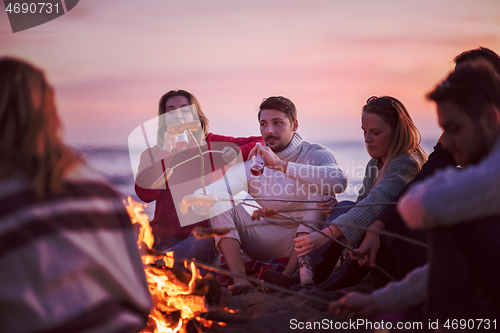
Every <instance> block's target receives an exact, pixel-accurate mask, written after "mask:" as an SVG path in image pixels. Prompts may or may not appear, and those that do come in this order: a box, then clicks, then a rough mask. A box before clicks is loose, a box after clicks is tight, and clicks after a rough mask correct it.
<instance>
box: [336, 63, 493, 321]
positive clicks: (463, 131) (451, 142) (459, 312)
mask: <svg viewBox="0 0 500 333" xmlns="http://www.w3.org/2000/svg"><path fill="white" fill-rule="evenodd" d="M493 65H494V64H493ZM493 65H492V64H491V63H488V62H487V61H486V60H479V61H477V62H474V63H470V62H464V63H459V61H457V68H456V70H455V72H453V73H451V74H450V75H449V76H448V78H447V80H445V81H443V82H442V83H441V84H440V85H439V86H438V87H437V88H436V89H435V90H434V91H433V92H431V93H430V94H429V95H428V97H429V99H431V100H434V101H435V102H436V103H437V109H438V117H439V123H440V125H441V127H442V128H443V130H444V134H443V143H444V146H445V149H447V150H449V151H450V152H451V153H452V154H453V156H454V159H455V160H456V161H457V163H459V164H460V165H461V166H462V167H463V168H464V170H462V171H460V170H456V169H453V168H451V169H447V170H444V171H442V172H438V173H437V174H436V175H435V176H433V177H431V178H429V179H427V180H426V181H424V182H422V183H419V184H417V185H415V186H414V187H412V188H410V190H409V192H408V193H407V194H406V195H405V196H403V198H402V200H401V201H400V204H399V206H398V208H399V212H400V214H401V216H402V218H403V219H404V220H405V221H406V223H407V225H408V226H409V227H410V228H412V229H427V231H428V234H429V240H430V259H431V260H430V265H429V266H423V267H421V268H418V269H416V270H414V271H413V272H411V273H410V274H409V275H408V276H407V277H406V278H405V280H403V281H401V282H397V283H394V284H390V285H388V286H387V287H386V288H384V289H381V290H377V291H375V292H374V293H373V294H371V295H361V294H356V293H353V294H349V295H347V296H346V297H344V298H343V299H342V300H340V301H338V302H334V303H333V304H332V305H331V308H332V310H335V311H336V312H337V313H339V314H341V315H342V316H345V317H354V316H364V317H371V316H373V315H375V314H377V313H380V312H382V311H383V312H396V311H402V310H405V309H408V308H410V307H412V306H416V305H418V304H421V303H423V302H425V301H427V302H428V311H427V316H428V317H429V318H430V319H434V320H435V319H440V320H441V321H440V323H441V325H442V324H444V323H445V320H446V319H468V318H469V319H476V318H481V319H485V318H494V317H498V316H499V315H500V292H499V288H498V286H497V282H498V279H499V278H500V270H499V269H498V267H497V265H494V264H493V265H492V262H495V260H496V258H497V257H498V255H500V253H499V251H498V247H497V246H496V242H497V237H498V235H499V234H500V227H499V226H500V223H499V221H500V220H499V217H498V216H499V215H500V210H499V208H498V207H500V205H499V203H498V202H496V201H498V199H497V198H498V195H497V189H498V186H500V178H499V177H498V175H499V171H500V170H499V165H500V154H499V152H500V149H499V147H500V143H499V142H498V141H499V137H500V112H499V109H500V76H499V75H498V73H497V72H496V71H495V69H494V67H493ZM483 328H486V327H484V326H483Z"/></svg>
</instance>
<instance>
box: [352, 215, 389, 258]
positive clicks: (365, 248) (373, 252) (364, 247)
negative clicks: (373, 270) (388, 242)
mask: <svg viewBox="0 0 500 333" xmlns="http://www.w3.org/2000/svg"><path fill="white" fill-rule="evenodd" d="M370 229H371V230H383V229H384V224H383V223H382V221H380V220H377V221H375V222H373V224H372V225H371V226H370ZM379 249H380V235H379V234H378V233H376V232H371V231H367V232H366V235H365V238H364V239H363V242H361V245H360V246H359V247H358V248H357V249H355V250H356V251H357V252H359V253H360V254H362V255H363V258H360V257H358V256H357V255H355V254H354V253H353V252H349V256H350V257H351V259H352V260H357V261H358V263H359V265H360V266H369V267H375V263H376V261H377V253H378V250H379Z"/></svg>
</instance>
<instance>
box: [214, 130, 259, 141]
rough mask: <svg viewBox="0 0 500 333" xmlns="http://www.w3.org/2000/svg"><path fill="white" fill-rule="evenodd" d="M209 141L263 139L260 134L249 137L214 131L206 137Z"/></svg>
mask: <svg viewBox="0 0 500 333" xmlns="http://www.w3.org/2000/svg"><path fill="white" fill-rule="evenodd" d="M205 140H206V141H207V142H237V141H241V140H244V141H245V142H247V141H248V142H253V141H262V137H260V136H249V137H233V136H227V135H219V134H214V133H212V132H210V133H208V135H207V137H206V138H205Z"/></svg>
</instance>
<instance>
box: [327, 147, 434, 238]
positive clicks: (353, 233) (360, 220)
mask: <svg viewBox="0 0 500 333" xmlns="http://www.w3.org/2000/svg"><path fill="white" fill-rule="evenodd" d="M377 162H378V160H376V159H373V158H372V159H371V160H370V161H369V162H368V165H367V166H366V171H365V177H364V179H363V187H362V188H361V189H360V190H359V195H358V199H357V200H356V201H357V202H358V204H360V205H365V204H377V203H386V202H392V201H393V200H394V198H395V197H396V196H397V195H398V193H399V191H401V189H402V188H403V187H404V186H405V185H406V184H407V183H409V182H410V181H411V180H412V179H413V178H414V177H415V176H416V175H417V174H418V173H419V171H420V169H421V168H422V165H423V163H424V160H423V158H422V156H420V154H418V153H412V154H407V153H404V154H400V155H398V156H396V157H395V158H394V159H393V160H392V161H391V162H390V163H389V165H388V166H387V169H386V171H385V172H384V174H383V175H382V178H380V179H379V169H378V168H377ZM377 181H378V183H377ZM384 207H385V206H383V205H380V206H371V207H360V208H353V209H351V210H350V211H349V212H347V213H346V214H343V215H341V216H339V217H338V218H336V219H335V220H334V221H333V223H334V224H337V223H338V224H344V225H355V226H361V227H367V226H369V225H370V224H372V223H373V222H375V221H376V219H377V218H378V215H379V214H380V212H381V211H382V209H384ZM339 228H340V230H342V232H343V233H344V236H345V238H346V239H347V241H348V242H349V244H350V245H351V246H355V245H356V244H357V243H358V242H359V240H360V239H361V238H362V237H363V235H364V233H365V232H364V231H362V230H356V229H352V228H349V227H348V226H339Z"/></svg>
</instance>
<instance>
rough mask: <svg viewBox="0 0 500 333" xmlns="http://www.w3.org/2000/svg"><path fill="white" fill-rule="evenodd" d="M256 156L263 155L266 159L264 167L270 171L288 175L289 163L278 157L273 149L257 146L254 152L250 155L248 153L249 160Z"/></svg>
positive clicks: (253, 149)
mask: <svg viewBox="0 0 500 333" xmlns="http://www.w3.org/2000/svg"><path fill="white" fill-rule="evenodd" d="M256 154H259V155H262V157H263V158H264V165H265V166H266V167H268V168H269V169H274V170H278V171H281V172H283V173H286V169H287V167H288V162H284V161H282V160H281V159H280V158H279V157H278V156H276V154H275V153H274V152H273V151H272V149H271V148H269V147H267V146H263V145H259V144H257V145H255V147H253V148H252V150H250V153H248V159H250V158H251V157H252V156H253V155H256Z"/></svg>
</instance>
